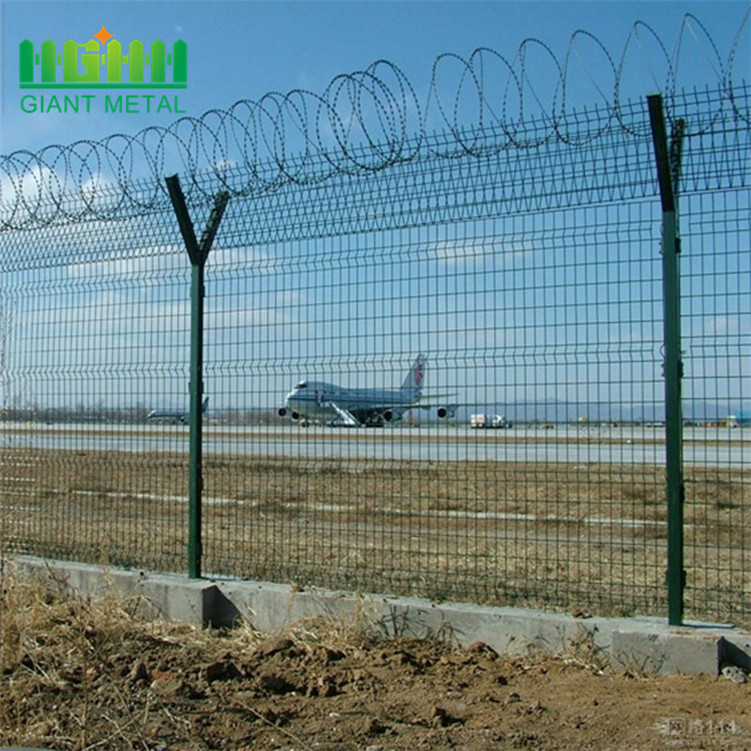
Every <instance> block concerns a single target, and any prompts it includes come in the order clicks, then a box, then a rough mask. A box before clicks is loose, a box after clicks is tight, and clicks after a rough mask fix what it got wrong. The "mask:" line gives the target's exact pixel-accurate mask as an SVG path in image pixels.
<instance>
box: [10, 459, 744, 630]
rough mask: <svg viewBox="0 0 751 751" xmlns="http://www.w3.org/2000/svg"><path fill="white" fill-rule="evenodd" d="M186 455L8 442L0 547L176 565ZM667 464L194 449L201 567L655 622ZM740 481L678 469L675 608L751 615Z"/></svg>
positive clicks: (182, 536) (183, 541)
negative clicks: (680, 509) (679, 584)
mask: <svg viewBox="0 0 751 751" xmlns="http://www.w3.org/2000/svg"><path fill="white" fill-rule="evenodd" d="M187 474H188V464H187V457H185V456H184V455H182V454H170V453H161V452H159V453H157V452H154V453H142V454H138V453H132V452H105V451H64V450H43V449H23V448H18V449H13V448H6V449H3V453H2V464H0V480H1V481H2V491H1V493H2V496H1V504H2V512H3V513H2V525H1V527H0V533H1V534H2V538H3V545H4V548H5V550H6V551H10V552H18V553H30V554H36V555H42V556H46V557H50V558H66V559H74V560H80V561H87V562H95V563H98V562H102V563H108V564H111V565H116V566H126V567H132V568H143V569H149V570H160V571H175V572H185V571H186V568H187V563H186V548H187V518H188V505H187V491H186V487H187ZM663 487H664V469H663V468H660V467H654V466H613V465H597V464H585V465H582V464H579V465H567V464H513V463H497V462H448V463H447V462H442V463H439V462H428V461H424V462H417V461H412V462H410V461H363V460H351V459H327V460H300V459H295V458H290V457H274V456H268V457H263V456H254V457H243V456H237V455H207V456H205V457H204V508H203V528H204V535H203V553H204V555H203V570H204V571H205V572H210V573H212V574H217V575H226V576H239V577H246V578H261V579H269V580H274V581H284V582H292V583H296V584H299V585H300V586H307V585H311V584H316V585H319V586H328V587H334V588H346V589H361V590H367V591H378V592H384V593H388V594H410V595H416V596H423V597H429V598H433V599H459V600H470V601H475V602H478V603H495V604H523V605H529V606H544V607H556V608H567V609H570V610H573V611H577V612H596V613H598V614H631V613H649V614H653V615H664V613H665V609H666V605H665V601H666V595H665V586H664V581H665V566H666V563H665V562H666V537H667V520H666V509H665V503H664V490H663ZM750 495H751V473H749V472H748V471H745V472H744V471H742V470H736V469H725V468H704V469H692V470H688V471H687V476H686V507H685V540H686V569H687V583H688V589H687V592H686V599H687V615H688V616H689V617H692V618H697V619H703V620H707V619H711V620H721V621H733V622H736V623H743V622H745V623H748V622H749V619H750V617H751V616H749V614H750V613H751V595H750V594H749V593H751V565H749V564H750V563H751V561H749V551H748V550H747V549H746V547H745V543H744V540H745V539H746V538H748V537H749V535H748V531H747V528H748V527H749V526H750V525H751V523H750V522H749V521H748V520H747V519H746V517H745V508H746V507H748V502H749V496H750Z"/></svg>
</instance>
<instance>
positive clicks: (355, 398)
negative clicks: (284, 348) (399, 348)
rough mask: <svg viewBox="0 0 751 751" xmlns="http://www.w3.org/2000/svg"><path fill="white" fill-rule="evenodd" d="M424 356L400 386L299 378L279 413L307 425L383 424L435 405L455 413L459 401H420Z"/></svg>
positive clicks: (448, 413) (443, 414) (442, 416)
mask: <svg viewBox="0 0 751 751" xmlns="http://www.w3.org/2000/svg"><path fill="white" fill-rule="evenodd" d="M424 378H425V358H424V357H423V356H422V355H418V357H417V359H416V360H415V362H414V363H413V364H412V367H411V368H410V369H409V372H408V373H407V376H406V378H405V379H404V383H402V385H401V388H398V389H365V388H345V387H343V386H337V385H336V384H333V383H327V382H325V381H300V382H299V383H298V384H297V385H296V386H295V387H294V388H293V389H292V390H291V391H290V392H289V393H288V394H287V397H286V399H285V400H284V406H283V407H281V408H280V409H279V411H278V414H279V416H280V417H284V416H285V415H287V414H289V415H290V417H291V418H292V420H293V422H299V423H300V425H302V426H303V427H306V426H307V425H308V424H309V423H310V421H311V420H321V421H325V422H326V423H327V424H328V425H331V426H341V427H350V428H359V427H383V425H385V424H386V423H388V422H395V421H396V420H400V419H401V418H402V415H403V414H404V413H405V412H408V411H409V410H411V409H425V410H429V409H435V410H436V414H437V416H438V417H439V418H440V419H445V418H447V417H453V416H454V414H455V412H456V408H457V405H455V404H447V405H433V404H426V403H424V402H421V401H420V399H421V398H422V384H423V380H424Z"/></svg>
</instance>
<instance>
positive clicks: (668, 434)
mask: <svg viewBox="0 0 751 751" xmlns="http://www.w3.org/2000/svg"><path fill="white" fill-rule="evenodd" d="M647 99H648V104H649V118H650V123H651V126H652V139H653V142H654V149H655V159H656V162H657V177H658V180H659V185H660V198H661V202H662V250H661V252H662V294H663V335H664V356H665V362H664V370H665V372H664V376H665V461H666V488H665V495H666V501H667V510H668V562H667V563H668V568H667V588H668V623H669V624H670V625H672V626H678V625H680V624H681V623H682V622H683V592H684V588H685V586H686V574H685V570H684V568H683V502H684V483H683V414H682V407H681V379H682V378H683V361H682V359H681V307H680V302H681V291H680V264H679V257H680V252H681V246H680V239H679V237H678V212H677V205H676V192H677V188H678V175H679V170H680V152H681V141H682V137H683V130H684V122H683V121H682V120H678V121H676V123H675V125H674V129H673V133H672V135H671V144H670V148H668V143H667V135H666V130H665V120H664V116H663V108H662V97H661V96H660V95H659V94H653V95H652V96H649V97H647Z"/></svg>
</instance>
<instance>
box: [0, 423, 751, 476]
mask: <svg viewBox="0 0 751 751" xmlns="http://www.w3.org/2000/svg"><path fill="white" fill-rule="evenodd" d="M0 446H5V447H14V448H42V449H56V450H79V451H83V450H86V451H94V450H98V451H128V452H136V453H142V452H165V451H169V452H177V453H187V451H188V427H187V426H185V425H181V424H178V425H161V424H143V425H107V424H91V423H78V424H76V423H61V424H52V425H43V424H34V423H28V424H23V425H21V424H17V423H5V424H2V425H0ZM203 451H204V454H233V455H243V456H253V455H262V456H291V457H299V458H305V459H329V458H346V459H354V458H357V459H366V460H372V461H378V460H380V461H386V460H390V461H393V460H398V461H433V462H446V461H497V462H513V463H567V464H618V465H632V464H633V465H639V464H649V465H663V464H664V463H665V442H664V428H661V427H652V426H624V427H599V426H557V427H555V428H554V429H542V428H536V427H526V426H525V427H513V428H510V429H506V430H472V429H470V428H468V427H467V426H457V425H448V426H441V427H413V428H410V427H403V426H399V427H387V428H383V429H367V428H355V429H352V428H329V427H323V426H310V427H308V428H302V427H300V426H297V425H290V424H281V425H265V426H245V425H243V426H230V425H216V424H210V423H209V424H208V425H206V426H205V427H204V445H203ZM683 455H684V460H685V463H686V464H688V465H698V466H722V467H725V466H728V467H729V466H732V467H744V466H747V467H749V468H751V430H748V429H744V428H735V429H730V428H686V429H685V431H684V446H683Z"/></svg>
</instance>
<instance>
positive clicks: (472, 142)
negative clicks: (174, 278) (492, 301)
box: [0, 8, 751, 228]
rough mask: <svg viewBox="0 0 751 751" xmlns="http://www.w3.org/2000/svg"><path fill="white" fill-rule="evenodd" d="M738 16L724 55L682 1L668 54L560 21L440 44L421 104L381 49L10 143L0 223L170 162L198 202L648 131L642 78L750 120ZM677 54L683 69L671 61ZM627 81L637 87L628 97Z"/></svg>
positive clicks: (168, 168) (82, 212) (111, 194)
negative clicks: (742, 94) (287, 84)
mask: <svg viewBox="0 0 751 751" xmlns="http://www.w3.org/2000/svg"><path fill="white" fill-rule="evenodd" d="M750 26H751V8H750V9H748V10H747V11H746V13H745V15H744V16H743V19H742V21H741V24H740V27H739V29H738V32H737V34H736V36H735V40H734V42H733V44H732V45H731V49H730V50H729V52H728V55H727V59H726V61H725V62H723V60H722V57H721V55H720V53H719V52H718V49H717V46H716V45H715V43H714V41H713V40H712V39H711V37H710V35H709V33H708V32H707V30H706V29H705V27H704V26H703V25H702V23H701V22H700V21H699V20H698V19H697V18H696V17H695V16H693V15H691V14H687V15H686V16H685V17H684V19H683V22H682V24H681V28H680V31H679V34H678V37H677V41H676V43H675V45H674V47H673V50H672V52H668V49H667V47H666V46H665V44H664V43H663V42H662V40H661V39H660V37H659V36H658V34H657V33H656V32H655V31H654V30H653V29H652V28H651V27H649V26H647V25H646V24H644V23H641V22H637V23H636V24H634V26H633V28H632V30H631V32H630V34H629V35H628V38H627V40H626V43H625V45H624V48H623V50H622V52H621V54H620V56H619V57H618V58H617V59H614V58H613V57H612V56H611V54H610V53H609V52H608V50H607V49H606V48H605V46H604V45H603V44H602V42H600V41H599V40H598V39H597V38H596V37H595V36H594V35H592V34H590V33H589V32H586V31H577V32H575V33H574V34H573V35H572V37H571V39H570V42H569V45H568V48H567V50H566V53H565V55H564V56H563V58H562V59H559V58H558V57H556V55H555V53H554V52H553V51H552V50H551V49H550V48H549V47H548V46H547V45H546V44H545V43H543V42H542V41H540V40H537V39H527V40H525V41H524V42H522V43H521V45H520V46H519V48H518V50H517V52H516V54H515V56H514V57H513V58H511V59H508V58H505V57H504V56H503V55H501V54H499V53H498V52H496V51H494V50H492V49H489V48H480V49H477V50H475V51H474V52H473V53H472V54H471V55H470V56H469V58H467V59H464V58H462V57H460V56H459V55H456V54H444V55H440V56H439V57H438V58H437V59H436V60H435V62H434V64H433V68H432V75H431V80H430V86H429V88H428V96H427V101H426V102H425V103H421V101H420V98H419V97H418V96H417V94H416V92H415V88H414V87H413V85H412V84H411V83H410V81H409V80H408V78H407V76H406V75H405V74H404V73H403V72H402V71H401V70H400V69H399V68H398V67H397V66H396V65H394V64H393V63H390V62H388V61H386V60H379V61H377V62H375V63H373V64H372V65H371V66H370V67H369V68H367V70H364V71H358V72H355V73H349V74H346V75H339V76H337V77H336V78H334V79H333V80H332V81H331V83H330V84H329V85H328V86H327V88H326V89H325V91H324V92H323V93H321V94H317V93H314V92H311V91H306V90H301V89H297V90H294V91H291V92H289V93H287V94H281V93H278V92H271V93H268V94H266V95H265V96H264V97H262V98H261V99H260V100H259V101H255V102H253V101H248V100H241V101H238V102H236V103H235V104H233V105H232V106H231V107H230V108H229V109H227V110H210V111H208V112H206V113H204V114H203V115H202V116H200V117H198V118H192V117H185V118H181V119H179V120H177V121H176V122H175V123H173V124H172V125H171V126H169V127H166V128H162V127H150V128H147V129H145V130H142V131H140V132H139V133H137V134H135V135H133V136H128V135H124V134H115V135H112V136H109V137H107V138H104V139H102V140H100V141H78V142H75V143H73V144H70V145H50V146H48V147H46V148H44V149H42V150H41V151H39V152H37V153H32V152H30V151H15V152H13V153H11V154H9V155H8V156H3V157H0V226H2V227H5V228H20V227H24V226H29V225H30V224H34V225H39V224H41V225H45V224H50V223H55V222H58V221H61V220H62V221H69V220H80V219H83V218H87V217H88V218H107V217H110V216H115V215H118V214H120V213H122V212H123V211H126V212H127V213H134V212H135V213H138V212H140V211H149V210H153V209H155V208H158V207H160V206H164V205H166V201H167V196H166V191H165V188H164V181H163V178H164V176H165V175H166V174H168V173H170V172H179V173H180V174H181V179H182V181H183V185H184V188H185V190H186V193H187V194H188V199H189V200H192V199H194V200H199V199H202V198H204V197H205V196H204V194H212V195H213V193H214V192H215V191H216V190H217V189H222V190H228V191H229V192H230V193H231V194H232V195H246V196H247V195H254V194H262V193H266V192H268V191H270V190H275V189H278V188H279V187H281V186H283V185H285V184H289V183H295V184H302V185H305V184H312V183H319V182H321V181H324V180H327V179H329V178H331V177H333V176H336V175H351V174H358V173H368V172H374V171H378V170H383V169H385V168H387V167H389V166H392V165H394V164H397V163H400V162H405V161H409V160H413V159H416V158H435V157H445V156H452V157H454V156H457V155H462V154H464V155H469V156H475V157H483V156H488V155H492V154H495V153H498V152H499V151H501V150H504V149H509V148H534V147H538V146H540V145H542V144H544V143H547V142H551V141H555V140H558V141H561V142H564V143H579V142H583V141H587V140H592V139H595V138H597V137H598V135H600V134H601V133H602V131H603V130H604V129H606V128H614V127H615V128H621V129H623V130H624V131H627V132H629V133H633V134H634V135H636V136H643V137H647V136H648V130H647V128H648V123H647V122H646V120H645V118H643V117H639V116H637V115H636V112H637V109H635V108H634V107H632V106H628V102H629V101H631V99H643V97H644V95H645V93H647V92H646V91H645V90H644V81H645V80H649V81H650V87H651V89H652V90H660V91H661V92H662V93H663V97H664V100H665V103H666V109H667V117H668V119H670V120H672V119H677V118H686V114H685V113H683V112H681V111H680V105H679V98H678V97H676V93H677V92H678V91H679V90H680V89H682V88H685V87H687V86H688V87H691V86H694V87H695V86H697V85H702V83H703V85H704V86H705V87H707V88H715V89H717V90H719V91H721V92H722V95H721V96H720V97H718V98H717V100H716V101H717V107H716V109H715V110H714V111H711V112H708V113H707V112H705V113H704V119H703V120H702V121H697V120H696V118H695V117H693V118H686V119H687V122H688V129H687V132H686V135H688V136H690V135H696V134H700V133H702V132H703V131H704V130H705V129H707V128H709V127H711V125H712V123H713V122H714V121H715V120H716V119H717V118H718V117H720V116H721V115H722V114H723V113H726V111H727V110H728V108H729V111H730V113H731V115H732V116H733V117H736V118H741V119H743V120H744V121H745V122H748V123H751V113H750V112H749V110H748V106H747V100H745V99H740V98H736V97H734V95H733V92H734V90H735V88H736V85H739V84H740V80H741V79H742V77H743V71H741V70H739V69H738V68H739V66H740V63H739V61H738V56H739V49H740V47H741V44H742V40H743V39H744V32H745V31H747V30H748V29H749V27H750ZM689 56H690V58H691V60H690V68H689V66H688V65H687V64H685V63H682V62H681V61H682V60H685V59H686V58H687V57H689ZM700 62H701V63H702V64H701V65H700V64H699V63H700ZM639 66H641V67H642V70H641V71H639V70H638V68H639ZM686 70H688V73H687V72H686ZM685 76H689V77H688V79H687V80H684V77H685ZM702 79H703V82H702ZM634 80H636V81H637V82H638V84H637V85H638V86H639V90H638V91H636V92H634V96H633V97H631V96H630V91H629V87H630V86H631V85H633V81H634ZM582 103H583V104H584V109H582ZM577 105H578V107H579V108H578V109H577Z"/></svg>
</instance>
